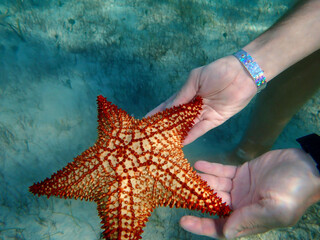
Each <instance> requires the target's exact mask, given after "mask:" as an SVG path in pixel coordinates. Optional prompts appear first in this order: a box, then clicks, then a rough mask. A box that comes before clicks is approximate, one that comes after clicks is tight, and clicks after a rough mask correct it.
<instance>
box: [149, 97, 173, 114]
mask: <svg viewBox="0 0 320 240" xmlns="http://www.w3.org/2000/svg"><path fill="white" fill-rule="evenodd" d="M176 95H177V94H173V95H172V96H171V97H170V98H168V99H167V100H166V101H165V102H163V103H161V104H160V105H159V106H158V107H156V108H155V109H153V110H151V111H150V112H148V113H147V115H146V116H145V117H150V116H152V115H154V114H156V113H157V112H160V111H163V110H165V109H166V108H168V105H170V104H171V102H172V101H173V99H174V98H175V97H176Z"/></svg>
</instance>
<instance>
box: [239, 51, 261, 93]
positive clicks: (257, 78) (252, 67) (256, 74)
mask: <svg viewBox="0 0 320 240" xmlns="http://www.w3.org/2000/svg"><path fill="white" fill-rule="evenodd" d="M233 56H235V57H236V58H237V59H238V60H239V61H240V63H241V64H242V66H244V68H245V69H246V70H247V72H248V73H249V74H250V76H251V77H252V79H253V81H254V83H255V84H256V86H257V88H258V92H260V91H261V90H262V89H264V88H265V87H266V85H267V82H266V77H265V76H264V72H263V70H262V69H261V68H260V66H259V65H258V63H256V62H255V61H254V60H253V58H252V57H251V56H250V55H249V53H247V52H246V51H244V50H242V49H241V50H240V51H238V52H236V53H235V54H233Z"/></svg>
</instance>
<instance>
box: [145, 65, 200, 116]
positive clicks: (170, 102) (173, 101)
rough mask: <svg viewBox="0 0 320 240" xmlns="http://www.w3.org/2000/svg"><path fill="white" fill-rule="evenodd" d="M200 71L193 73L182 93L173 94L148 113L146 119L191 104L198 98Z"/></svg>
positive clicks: (196, 70)
mask: <svg viewBox="0 0 320 240" xmlns="http://www.w3.org/2000/svg"><path fill="white" fill-rule="evenodd" d="M199 69H200V68H199ZM199 69H195V70H193V71H191V73H190V75H189V78H188V80H187V81H186V83H185V84H184V85H183V87H182V88H181V89H180V91H179V92H178V93H175V94H173V95H172V96H171V97H170V98H169V99H167V100H166V101H165V102H163V103H161V104H160V105H159V106H158V107H156V108H155V109H153V110H151V111H150V112H148V113H147V115H146V117H149V116H152V115H154V114H156V113H157V112H160V111H163V110H165V109H166V108H171V107H173V106H178V105H181V104H185V103H188V102H190V101H191V100H192V99H193V98H194V97H195V96H196V94H197V91H198V86H197V82H198V80H197V79H198V76H199V73H200V70H199Z"/></svg>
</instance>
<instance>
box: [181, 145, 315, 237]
mask: <svg viewBox="0 0 320 240" xmlns="http://www.w3.org/2000/svg"><path fill="white" fill-rule="evenodd" d="M195 168H196V169H198V170H200V171H202V172H204V173H203V174H200V175H201V177H202V178H203V179H204V180H206V181H207V182H208V184H209V185H210V186H211V187H212V188H214V189H215V190H216V191H217V192H218V195H219V196H220V197H222V199H223V201H226V203H227V204H229V206H230V207H231V208H232V210H233V212H232V213H231V215H230V216H229V217H227V218H225V219H209V218H198V217H193V216H184V217H183V218H182V219H181V221H180V224H181V226H182V227H183V228H184V229H186V230H187V231H190V232H192V233H195V234H200V235H205V236H209V237H215V238H219V237H226V238H228V239H229V238H234V237H242V236H246V235H251V234H256V233H261V232H265V231H268V230H270V229H273V228H278V227H287V226H292V225H294V224H295V223H297V221H298V220H299V219H300V217H301V216H302V215H303V213H304V212H305V210H306V209H307V208H308V207H309V206H311V205H312V204H314V203H316V202H317V201H319V200H320V178H319V172H318V170H317V168H316V164H315V162H314V161H313V159H312V158H311V157H310V156H309V155H308V154H306V153H305V152H303V151H302V150H299V149H285V150H275V151H270V152H268V153H266V154H264V155H262V156H261V157H259V158H257V159H255V160H252V161H250V162H246V163H244V164H243V165H242V166H239V167H235V166H224V165H222V164H217V163H209V162H205V161H198V162H196V164H195Z"/></svg>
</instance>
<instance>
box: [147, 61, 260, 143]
mask: <svg viewBox="0 0 320 240" xmlns="http://www.w3.org/2000/svg"><path fill="white" fill-rule="evenodd" d="M256 92H257V87H256V86H255V84H254V82H253V80H252V79H251V77H250V75H249V73H247V71H246V70H245V69H244V68H243V67H242V65H241V63H240V62H239V61H238V60H237V59H236V58H235V57H233V56H227V57H224V58H221V59H219V60H217V61H215V62H213V63H211V64H209V65H206V66H203V67H200V68H196V69H194V70H193V71H192V72H191V74H190V76H189V78H188V80H187V82H186V83H185V85H184V86H183V87H182V89H181V90H180V91H179V92H178V93H176V94H174V95H173V96H172V97H170V98H169V99H168V100H167V101H165V102H164V103H162V104H160V105H159V106H158V107H156V108H155V109H154V110H152V111H151V112H149V113H148V114H147V116H150V115H153V114H155V113H157V112H159V111H162V110H164V109H166V108H170V107H172V106H178V105H180V104H184V103H187V102H189V101H191V100H192V99H193V98H194V97H195V96H197V95H199V96H201V97H202V98H203V104H204V105H203V109H202V111H201V113H200V115H199V116H198V118H197V119H196V120H195V124H194V126H193V128H192V129H191V130H190V131H189V133H188V136H187V137H186V138H185V139H184V142H183V144H185V145H186V144H188V143H190V142H192V141H194V140H195V139H196V138H198V137H200V136H201V135H203V134H205V133H206V132H207V131H209V130H211V129H212V128H215V127H217V126H219V125H220V124H222V123H224V122H225V121H226V120H228V119H229V118H230V117H232V116H233V115H235V114H236V113H238V112H239V111H241V110H242V109H243V108H244V107H245V106H246V105H247V104H248V103H249V102H250V100H251V99H252V98H253V96H254V95H255V94H256Z"/></svg>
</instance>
